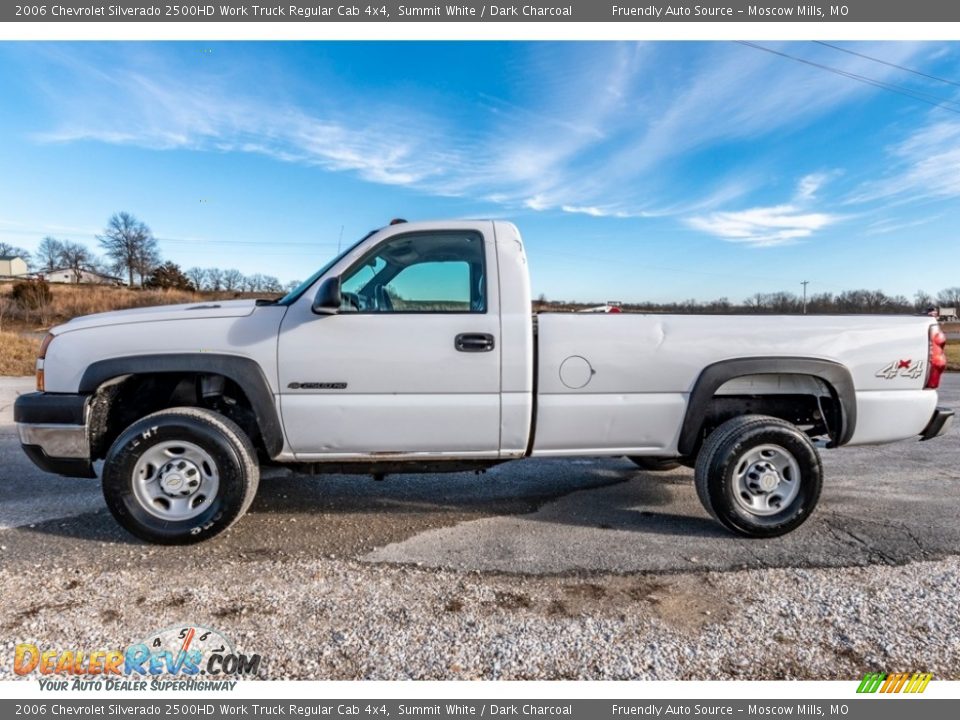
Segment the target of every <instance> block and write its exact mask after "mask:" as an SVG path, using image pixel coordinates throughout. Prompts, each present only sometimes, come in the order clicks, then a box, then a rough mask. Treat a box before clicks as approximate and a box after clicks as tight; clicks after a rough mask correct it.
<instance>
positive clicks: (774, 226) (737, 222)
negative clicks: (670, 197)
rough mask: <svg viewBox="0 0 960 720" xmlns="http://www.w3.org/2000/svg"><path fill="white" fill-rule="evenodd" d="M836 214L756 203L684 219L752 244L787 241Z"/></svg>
mask: <svg viewBox="0 0 960 720" xmlns="http://www.w3.org/2000/svg"><path fill="white" fill-rule="evenodd" d="M838 219H839V218H838V217H837V216H835V215H829V214H827V213H818V212H806V211H804V210H802V209H801V208H799V207H797V206H796V205H776V206H773V207H756V208H750V209H749V210H740V211H734V212H715V213H710V214H709V215H704V216H699V217H693V218H689V219H688V220H687V223H688V224H689V225H690V226H691V227H693V228H695V229H697V230H701V231H702V232H705V233H709V234H711V235H716V236H717V237H720V238H723V239H724V240H727V241H729V242H735V243H744V244H746V245H750V246H752V247H772V246H775V245H788V244H792V243H795V242H797V241H798V240H800V239H802V238H806V237H810V236H811V235H813V233H815V232H816V231H818V230H822V229H823V228H825V227H827V226H828V225H831V224H833V223H834V222H836V221H837V220H838Z"/></svg>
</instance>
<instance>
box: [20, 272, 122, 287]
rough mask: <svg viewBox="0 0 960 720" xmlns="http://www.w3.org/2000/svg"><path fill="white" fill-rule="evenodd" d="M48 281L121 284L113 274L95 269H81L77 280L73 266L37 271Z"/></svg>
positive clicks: (82, 283)
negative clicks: (105, 273) (106, 273)
mask: <svg viewBox="0 0 960 720" xmlns="http://www.w3.org/2000/svg"><path fill="white" fill-rule="evenodd" d="M37 274H38V276H39V277H42V278H43V279H44V280H46V281H47V282H49V283H61V284H69V285H73V284H80V285H123V284H124V283H123V280H121V279H120V278H118V277H114V276H113V275H104V274H102V273H98V272H96V271H95V270H81V271H80V278H79V281H78V279H77V273H75V272H74V271H73V268H57V269H56V270H44V271H43V272H40V273H37Z"/></svg>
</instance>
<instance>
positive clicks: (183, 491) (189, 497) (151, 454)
mask: <svg viewBox="0 0 960 720" xmlns="http://www.w3.org/2000/svg"><path fill="white" fill-rule="evenodd" d="M256 457H257V454H256V450H255V449H254V447H253V445H252V444H251V442H250V439H249V438H248V437H247V436H246V435H245V434H244V432H243V431H242V430H241V429H240V428H239V427H238V426H237V425H236V424H235V423H234V422H233V421H231V420H229V419H228V418H225V417H223V416H222V415H219V414H217V413H215V412H212V411H210V410H205V409H202V408H187V407H183V408H173V409H170V410H162V411H160V412H157V413H153V414H152V415H148V416H146V417H144V418H142V419H140V420H138V421H137V422H135V423H133V424H132V425H131V426H130V427H128V428H127V429H126V430H124V431H123V433H121V434H120V437H118V438H117V440H116V441H115V442H114V443H113V445H112V447H111V448H110V451H109V452H108V453H107V457H106V459H105V461H104V465H103V481H102V484H103V496H104V498H105V499H106V501H107V507H108V508H109V510H110V512H111V513H112V514H113V517H114V518H115V519H116V520H117V522H118V523H120V525H122V526H123V527H124V528H126V529H127V530H128V531H129V532H130V533H132V534H133V535H136V536H137V537H138V538H141V539H142V540H146V541H148V542H153V543H160V544H163V545H185V544H188V543H196V542H200V541H201V540H206V539H208V538H211V537H213V536H214V535H216V534H218V533H220V532H223V531H224V530H226V529H227V528H228V527H230V526H231V525H232V524H233V523H234V522H236V521H237V520H238V519H239V518H240V516H241V515H243V513H245V512H246V511H247V508H249V507H250V503H251V502H253V497H254V495H255V494H256V492H257V484H258V482H259V479H260V469H259V467H258V466H257V460H256Z"/></svg>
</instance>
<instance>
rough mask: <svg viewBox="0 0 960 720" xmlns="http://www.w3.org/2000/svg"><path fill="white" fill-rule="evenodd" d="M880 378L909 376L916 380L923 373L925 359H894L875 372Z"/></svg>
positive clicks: (889, 378)
mask: <svg viewBox="0 0 960 720" xmlns="http://www.w3.org/2000/svg"><path fill="white" fill-rule="evenodd" d="M875 374H876V376H877V377H878V378H884V379H885V380H893V379H894V378H898V377H908V378H913V379H914V380H916V379H917V378H918V377H920V376H921V375H923V360H910V359H907V360H894V361H893V362H892V363H889V364H888V365H884V366H883V367H882V368H880V369H879V370H877V372H876V373H875Z"/></svg>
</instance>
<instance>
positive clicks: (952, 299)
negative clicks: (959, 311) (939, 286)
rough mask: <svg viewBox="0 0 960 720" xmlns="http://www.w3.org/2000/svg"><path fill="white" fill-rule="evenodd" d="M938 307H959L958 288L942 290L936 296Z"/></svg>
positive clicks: (959, 289)
mask: <svg viewBox="0 0 960 720" xmlns="http://www.w3.org/2000/svg"><path fill="white" fill-rule="evenodd" d="M937 303H938V304H939V305H940V307H952V308H956V307H958V306H960V287H951V288H944V289H943V290H941V291H940V292H939V293H938V294H937Z"/></svg>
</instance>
